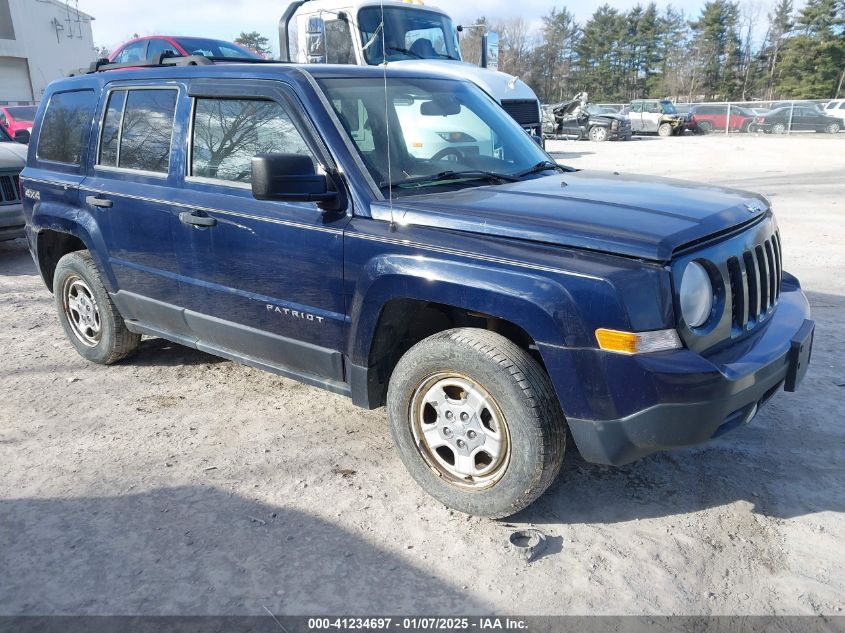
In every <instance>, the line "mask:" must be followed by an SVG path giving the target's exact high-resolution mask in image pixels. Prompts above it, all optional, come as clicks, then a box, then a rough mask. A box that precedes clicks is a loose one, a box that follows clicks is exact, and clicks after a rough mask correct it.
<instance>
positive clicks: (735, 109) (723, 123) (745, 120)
mask: <svg viewBox="0 0 845 633" xmlns="http://www.w3.org/2000/svg"><path fill="white" fill-rule="evenodd" d="M690 112H691V113H692V114H693V115H694V116H695V120H696V121H698V131H699V132H700V133H702V134H707V133H708V132H712V131H713V130H722V131H724V130H725V127H727V128H728V130H729V131H731V132H748V128H749V126H750V125H751V124H752V123H754V113H753V112H751V111H750V110H746V109H745V108H742V107H740V106H735V105H732V106H731V118H730V122H729V121H728V104H727V103H725V104H721V103H712V104H704V105H697V106H695V107H693V108H692V110H690Z"/></svg>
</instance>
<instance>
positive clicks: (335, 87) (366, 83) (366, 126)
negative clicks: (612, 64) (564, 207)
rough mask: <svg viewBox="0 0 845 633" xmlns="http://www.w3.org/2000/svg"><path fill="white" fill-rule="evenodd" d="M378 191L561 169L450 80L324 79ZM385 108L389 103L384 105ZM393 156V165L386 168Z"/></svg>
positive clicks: (494, 108) (468, 183) (403, 191)
mask: <svg viewBox="0 0 845 633" xmlns="http://www.w3.org/2000/svg"><path fill="white" fill-rule="evenodd" d="M318 82H319V84H320V85H321V86H322V88H323V90H324V91H325V92H326V95H327V96H328V99H329V101H330V102H331V103H332V106H333V107H334V110H335V112H336V113H337V115H338V118H339V119H340V122H341V124H342V126H343V128H344V129H345V131H346V133H347V135H348V136H349V138H350V140H351V141H352V143H353V145H354V146H355V148H356V149H357V151H358V154H359V155H360V157H361V159H362V160H363V162H364V165H366V167H367V170H368V171H369V173H370V175H371V176H372V178H373V180H374V181H375V182H376V184H377V185H378V186H379V187H380V188H381V189H382V191H384V192H385V193H386V192H387V191H388V189H391V190H392V192H393V195H394V196H396V195H407V194H413V193H427V192H428V191H431V190H432V188H434V189H435V190H436V188H438V187H477V186H480V185H485V184H497V183H500V182H507V181H513V180H516V179H519V178H520V177H522V176H526V177H527V175H528V174H523V172H531V171H533V170H535V169H537V170H538V171H543V165H546V169H556V168H557V167H556V165H555V164H554V163H552V164H551V165H547V163H548V162H549V161H550V158H549V156H548V154H546V153H545V152H544V151H543V150H541V149H540V148H539V147H538V146H537V144H536V143H535V142H534V141H533V140H532V139H531V137H530V136H528V135H527V134H526V133H525V131H524V130H523V129H522V128H520V127H519V124H517V123H516V122H515V121H514V120H513V119H512V118H511V117H509V116H508V115H507V113H506V112H505V111H504V110H502V108H501V107H500V106H499V104H497V103H496V102H495V101H493V100H492V99H490V98H489V97H488V96H487V95H486V94H484V93H483V92H482V91H481V90H480V89H478V88H477V87H476V86H474V85H472V84H470V83H464V82H462V81H452V80H448V79H417V78H389V81H388V87H387V99H385V85H384V80H383V79H381V78H377V77H373V78H354V79H352V78H344V79H333V78H332V79H319V80H318ZM385 102H386V103H385ZM388 152H389V154H390V162H389V165H388Z"/></svg>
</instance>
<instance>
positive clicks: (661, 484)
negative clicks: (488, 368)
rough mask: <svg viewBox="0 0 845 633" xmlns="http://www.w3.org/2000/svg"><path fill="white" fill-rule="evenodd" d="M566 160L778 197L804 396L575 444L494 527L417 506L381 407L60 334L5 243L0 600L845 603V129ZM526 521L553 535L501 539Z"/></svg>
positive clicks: (578, 149) (189, 606)
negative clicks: (708, 424) (625, 444)
mask: <svg viewBox="0 0 845 633" xmlns="http://www.w3.org/2000/svg"><path fill="white" fill-rule="evenodd" d="M551 149H552V150H553V151H554V152H555V155H556V156H557V157H558V158H559V159H560V160H561V161H562V162H565V163H568V164H571V165H573V166H577V167H582V168H600V169H609V170H620V171H622V170H624V171H628V172H641V173H650V174H671V175H673V176H677V177H682V178H690V179H695V180H702V181H708V182H713V183H720V184H729V185H736V186H741V187H744V188H747V189H752V190H756V191H760V192H763V193H765V194H766V195H767V196H769V197H770V198H771V199H772V201H773V203H774V205H775V208H776V211H777V213H778V219H779V223H780V227H781V232H782V236H783V243H784V253H785V264H786V268H787V269H788V270H790V271H791V272H793V273H794V274H796V275H797V276H798V277H799V278H800V279H801V280H802V282H803V284H804V286H805V289H806V290H807V291H808V294H809V296H810V300H811V302H812V304H813V311H814V316H815V318H816V319H817V323H818V330H817V335H816V346H815V350H814V356H813V365H812V368H811V370H810V372H809V374H808V375H807V378H806V380H805V383H804V384H803V385H802V388H801V390H800V391H799V392H798V393H797V394H780V395H778V396H776V397H775V398H774V399H773V400H772V402H771V403H770V404H769V405H768V406H767V407H766V408H765V410H763V411H762V412H761V413H760V414H759V415H758V416H757V417H756V418H755V420H754V422H753V423H752V424H751V425H750V426H748V427H745V428H742V429H739V430H737V431H735V432H733V433H731V434H728V435H727V436H725V437H723V438H720V439H719V440H716V441H713V442H711V443H710V444H708V445H706V446H703V447H699V448H695V449H688V450H682V451H677V452H673V453H667V454H661V455H656V456H652V457H649V458H646V459H644V460H641V461H639V462H637V463H634V464H631V465H628V466H625V467H623V468H607V467H602V466H594V465H590V464H587V463H585V462H583V461H582V460H581V459H580V457H579V456H578V455H577V451H576V450H574V448H572V447H570V451H569V454H568V457H567V461H566V463H565V465H564V468H563V471H562V473H561V476H560V478H559V479H558V481H557V482H556V483H555V484H554V485H553V486H552V488H551V489H550V490H549V492H548V493H547V494H546V495H545V496H544V497H542V498H541V499H540V501H538V502H537V503H535V504H534V505H533V506H532V507H530V508H528V509H527V510H525V511H523V512H522V513H520V514H519V515H517V516H515V517H513V518H511V519H510V520H509V521H508V522H505V521H498V522H497V521H489V520H482V519H476V518H468V517H466V516H463V515H461V514H458V513H453V512H451V511H449V510H448V509H446V508H444V507H443V506H442V505H440V504H438V503H436V502H435V501H433V500H432V499H431V498H429V497H427V496H426V495H425V494H424V493H423V492H422V491H421V490H420V489H419V488H417V486H416V485H415V484H414V482H413V481H412V480H411V478H410V477H409V475H408V474H406V472H405V470H404V468H403V466H402V464H401V463H400V461H399V459H398V457H397V456H396V454H395V453H394V451H393V449H392V447H391V442H390V437H389V433H388V429H387V425H386V423H385V422H386V421H385V413H384V410H377V411H370V412H367V411H361V410H359V409H356V408H354V407H353V406H352V405H351V403H350V402H349V401H347V400H346V399H344V398H341V397H339V396H335V395H332V394H328V393H324V392H321V391H318V390H315V389H312V388H309V387H305V386H303V385H300V384H297V383H294V382H291V381H288V380H285V379H282V378H279V377H276V376H274V375H270V374H267V373H262V372H260V371H257V370H254V369H250V368H247V367H242V366H238V365H236V364H233V363H230V362H228V361H223V360H219V359H216V358H214V357H212V356H208V355H206V354H203V353H200V352H196V351H193V350H189V349H185V348H182V347H179V346H177V345H173V344H170V343H167V342H165V341H162V340H157V339H147V340H145V341H144V342H143V344H142V347H141V349H140V351H139V353H138V354H137V355H136V356H134V357H133V358H131V359H129V360H127V361H125V362H123V363H121V364H119V365H117V366H114V367H111V368H104V367H100V366H96V365H92V364H89V363H87V362H85V361H84V360H83V359H82V358H80V357H79V356H78V355H77V354H76V353H75V352H74V351H73V350H72V348H71V347H70V345H69V344H68V343H67V342H66V340H65V338H64V336H63V333H62V331H61V329H60V327H59V325H58V323H57V320H56V317H55V315H54V311H53V305H52V302H51V297H50V295H49V293H48V292H47V291H46V290H45V288H44V287H43V285H42V284H41V282H40V281H39V279H38V278H37V276H36V272H35V268H34V266H33V264H32V261H31V260H30V258H29V255H28V254H27V252H26V250H25V246H24V243H23V242H22V241H17V242H7V243H3V244H0V297H2V305H3V310H2V311H0V350H2V352H0V353H1V354H2V361H1V362H0V393H2V394H3V395H4V401H5V403H4V407H3V409H2V411H0V614H7V615H8V614H176V613H179V614H246V613H250V614H264V613H266V611H265V608H266V609H269V610H271V611H272V612H274V613H277V614H282V613H284V614H304V613H345V614H372V613H379V612H380V613H402V612H416V613H421V612H425V613H429V614H431V613H441V614H445V613H485V612H491V611H495V612H500V613H502V612H508V613H520V614H585V613H602V614H658V613H659V614H818V613H822V614H835V613H838V612H841V611H842V609H843V606H845V604H843V595H845V571H843V570H845V552H844V551H843V531H845V528H844V527H843V526H845V522H843V521H842V518H843V511H845V479H843V464H845V441H843V440H845V425H843V424H842V416H841V406H842V399H843V395H845V375H843V371H842V370H843V363H842V349H843V347H845V328H843V325H845V323H843V320H845V316H843V315H845V310H843V309H845V298H843V297H845V274H843V273H845V249H843V247H842V244H843V241H845V222H843V219H842V216H843V213H845V196H843V194H845V135H840V137H839V138H829V137H825V136H822V135H818V136H815V135H810V136H801V137H793V138H771V137H751V136H742V137H730V138H725V137H721V136H709V137H702V138H699V137H695V138H670V139H657V138H651V139H642V140H634V141H632V142H628V143H589V142H571V141H570V142H557V143H552V144H551ZM514 526H535V527H538V528H540V529H542V530H543V531H544V532H545V533H546V534H547V535H548V537H549V547H548V549H547V550H546V552H545V554H544V555H543V557H542V558H540V559H539V560H537V561H535V562H533V563H531V564H530V565H526V564H525V563H524V562H521V561H519V560H518V559H516V558H515V557H514V556H513V555H512V554H510V553H508V552H507V550H506V547H505V543H506V541H507V537H508V535H509V534H510V532H511V531H512V530H513V528H514Z"/></svg>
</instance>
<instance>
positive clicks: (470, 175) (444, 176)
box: [379, 169, 519, 189]
mask: <svg viewBox="0 0 845 633" xmlns="http://www.w3.org/2000/svg"><path fill="white" fill-rule="evenodd" d="M462 179H467V180H492V181H496V182H516V181H517V180H519V178H518V177H516V176H511V175H509V174H499V173H496V172H494V171H479V170H474V169H473V170H466V171H454V170H449V171H441V172H440V173H439V174H432V175H430V176H415V177H413V178H406V179H405V180H396V181H394V182H389V181H386V180H385V181H384V182H381V183H379V187H381V188H382V189H384V188H385V187H391V188H392V187H404V186H408V185H421V184H429V183H437V182H445V181H449V180H462Z"/></svg>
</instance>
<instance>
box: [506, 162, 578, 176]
mask: <svg viewBox="0 0 845 633" xmlns="http://www.w3.org/2000/svg"><path fill="white" fill-rule="evenodd" d="M549 169H554V170H555V171H567V169H566V168H565V167H563V166H561V165H558V164H557V163H553V162H552V161H550V160H544V161H542V162H540V163H537V164H536V165H534V166H533V167H529V168H528V169H526V170H524V171H521V172H519V173H518V174H514V178H525V176H530V175H531V174H536V173H539V172H541V171H548V170H549Z"/></svg>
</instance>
